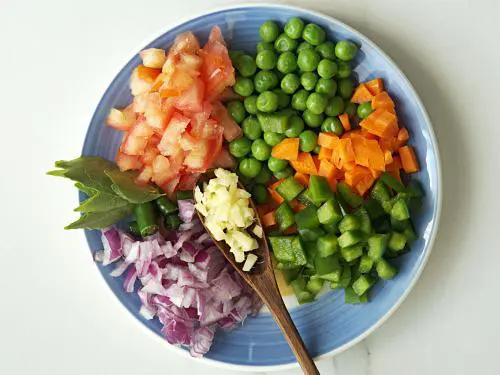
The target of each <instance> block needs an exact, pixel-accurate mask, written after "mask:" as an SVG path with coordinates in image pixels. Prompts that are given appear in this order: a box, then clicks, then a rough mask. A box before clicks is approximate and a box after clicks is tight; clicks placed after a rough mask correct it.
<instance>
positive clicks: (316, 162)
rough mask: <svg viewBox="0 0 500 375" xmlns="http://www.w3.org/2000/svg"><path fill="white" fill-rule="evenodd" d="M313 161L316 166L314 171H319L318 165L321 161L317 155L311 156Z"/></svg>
mask: <svg viewBox="0 0 500 375" xmlns="http://www.w3.org/2000/svg"><path fill="white" fill-rule="evenodd" d="M312 158H313V161H314V165H315V166H316V171H319V164H320V163H321V160H319V157H318V155H313V157H312Z"/></svg>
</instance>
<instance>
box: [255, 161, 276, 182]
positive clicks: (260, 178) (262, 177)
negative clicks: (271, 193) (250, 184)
mask: <svg viewBox="0 0 500 375" xmlns="http://www.w3.org/2000/svg"><path fill="white" fill-rule="evenodd" d="M272 177H273V174H272V173H271V171H270V170H269V167H268V166H267V165H265V164H263V165H262V169H261V170H260V172H259V174H258V175H257V176H256V177H255V178H254V181H255V183H257V184H264V185H267V183H269V181H270V180H271V178H272Z"/></svg>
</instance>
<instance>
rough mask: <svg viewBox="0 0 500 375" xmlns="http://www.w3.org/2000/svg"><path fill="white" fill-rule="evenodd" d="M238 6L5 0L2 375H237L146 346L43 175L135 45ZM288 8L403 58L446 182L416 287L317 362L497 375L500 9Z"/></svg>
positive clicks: (445, 0) (0, 17)
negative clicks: (368, 330) (322, 16)
mask: <svg viewBox="0 0 500 375" xmlns="http://www.w3.org/2000/svg"><path fill="white" fill-rule="evenodd" d="M234 3H235V2H233V1H229V0H227V1H221V0H212V1H206V0H185V1H173V0H149V1H147V2H144V1H137V0H135V1H129V0H86V1H70V0H67V1H63V0H59V1H58V0H44V1H40V0H38V1H37V0H31V1H17V2H14V1H7V0H0V46H1V47H2V51H3V54H2V58H1V59H0V72H1V77H2V78H1V83H0V103H2V117H3V118H2V120H1V125H0V129H1V130H2V133H1V135H0V155H1V158H0V160H1V161H2V166H3V168H2V170H3V177H1V183H0V196H1V197H3V198H4V199H3V202H2V208H3V209H2V214H1V215H0V221H1V225H0V228H1V229H0V231H1V234H2V236H1V238H2V245H0V248H1V254H2V257H1V264H2V266H1V269H2V272H1V274H0V285H1V286H2V292H3V293H2V299H1V302H0V304H1V309H0V373H1V374H6V375H17V374H23V375H24V374H26V375H27V374H39V375H45V374H47V375H49V374H50V375H58V374H72V375H78V374H82V375H88V374H99V375H100V374H103V375H104V374H106V375H107V374H122V375H126V374H130V375H132V374H141V375H148V374H151V375H153V374H154V375H159V374H183V375H190V374H201V373H203V374H205V375H211V374H220V375H226V374H227V375H229V374H234V371H228V370H219V369H216V368H212V367H207V366H206V365H204V364H202V363H200V362H197V361H193V360H189V359H186V358H182V357H179V356H178V355H176V354H174V353H172V352H170V351H168V350H165V346H164V345H163V344H162V343H160V342H159V341H158V340H155V339H153V338H152V335H149V334H144V331H143V329H142V328H141V327H140V326H139V324H136V323H135V320H134V318H133V317H132V316H131V315H130V314H127V313H124V310H123V308H122V306H121V305H120V304H119V303H118V302H117V300H116V299H115V298H114V297H113V296H112V294H111V292H110V291H109V290H108V288H107V287H106V286H105V284H104V282H103V280H102V279H101V278H100V277H99V276H98V274H97V271H96V269H95V267H94V265H93V264H92V262H90V261H89V254H88V251H87V248H86V243H85V241H84V237H83V234H82V233H81V232H79V231H67V232H65V231H63V230H62V227H63V226H64V224H66V223H67V222H69V221H70V219H71V218H72V217H73V216H74V215H73V213H72V212H71V210H70V209H69V208H70V207H73V206H74V202H75V191H74V190H72V189H71V188H69V187H68V188H67V189H62V188H61V185H60V183H61V182H60V181H58V180H54V179H50V178H47V177H45V176H44V172H45V171H46V170H48V169H49V168H50V167H51V165H52V162H53V161H54V160H56V159H59V158H64V157H66V158H71V157H72V156H73V155H76V153H78V151H79V150H80V148H81V143H82V139H83V137H84V134H85V132H86V129H87V125H88V122H89V119H90V116H91V114H92V112H93V110H94V108H95V106H96V104H97V102H98V100H99V98H100V96H101V95H102V93H103V92H104V89H105V88H106V86H107V84H108V82H109V81H110V78H111V77H113V76H114V75H115V74H116V73H117V71H118V69H119V68H120V67H121V66H122V65H123V63H124V62H125V61H126V60H127V59H128V58H129V57H130V56H131V54H132V53H133V51H134V50H135V49H136V48H139V47H140V46H141V45H142V44H144V43H145V42H146V41H148V40H149V38H150V37H152V36H154V35H156V34H157V33H158V32H159V30H162V29H164V28H165V27H166V26H167V25H168V24H170V23H172V22H177V21H178V19H179V18H181V17H183V18H185V17H188V16H190V15H192V14H193V12H196V13H198V12H202V11H204V10H208V9H210V8H213V7H215V6H220V5H223V4H234ZM290 3H292V4H295V5H301V6H307V7H310V8H312V9H314V10H318V11H323V12H325V13H327V14H329V15H332V16H335V17H337V18H339V19H340V20H342V21H344V22H346V23H348V24H349V25H351V26H353V27H355V28H357V29H358V30H360V31H361V32H363V33H364V34H366V35H368V36H369V38H371V39H372V40H374V41H375V42H376V43H377V44H378V45H379V46H380V47H382V49H384V50H385V51H386V52H388V54H389V55H391V56H392V57H393V59H394V60H395V61H396V63H397V64H398V65H399V66H400V67H401V69H402V70H403V71H404V72H405V73H406V74H407V76H408V77H409V79H410V80H411V81H412V82H413V84H414V86H415V88H416V90H417V92H418V93H419V95H420V97H421V98H422V100H423V102H424V104H425V105H426V107H427V110H428V112H429V115H430V117H431V119H432V121H433V123H434V127H435V130H436V133H437V137H438V140H439V145H440V148H441V155H442V163H443V172H444V182H445V184H444V191H445V194H444V205H443V215H442V220H441V227H440V231H439V234H438V239H437V242H436V245H435V249H434V252H433V254H432V256H431V258H430V261H429V263H428V266H427V268H426V270H425V271H424V273H423V275H422V277H421V279H420V281H419V282H418V284H417V285H416V287H415V289H414V290H413V292H412V293H411V294H410V296H409V297H408V299H407V300H406V301H405V302H404V303H403V305H402V306H401V308H400V309H399V310H398V311H397V312H396V313H395V314H394V315H393V316H392V318H391V319H389V321H388V322H387V323H386V324H385V325H384V326H383V327H381V328H380V329H379V330H377V331H376V332H375V333H373V334H372V335H371V336H370V337H369V338H368V339H366V340H365V341H364V342H362V343H360V344H359V345H357V346H355V347H353V348H352V349H350V350H348V351H347V352H344V353H342V354H340V355H338V356H336V357H335V358H332V359H329V360H325V361H322V362H321V363H319V367H320V370H321V371H322V374H336V375H399V374H405V375H422V374H439V375H447V374H455V375H457V374H472V373H480V374H482V375H489V374H491V375H493V374H499V373H500V369H499V368H498V365H497V361H498V358H497V356H498V353H499V349H500V344H499V343H498V342H499V341H498V339H497V335H498V334H500V319H499V316H500V299H499V298H498V285H499V280H500V279H499V266H498V265H499V264H500V245H499V243H500V241H499V239H498V237H497V236H496V235H497V234H499V232H500V220H499V214H500V199H498V190H497V184H500V177H499V176H500V167H499V161H500V147H499V139H500V124H499V120H498V117H497V115H500V112H499V109H498V106H499V103H500V95H499V92H500V90H499V82H500V73H499V72H500V69H499V67H500V52H499V51H500V49H499V47H500V44H499V43H500V42H499V39H500V22H499V21H500V2H499V1H497V0H475V1H471V0H419V1H401V0H380V1H371V0H356V1H353V0H310V1H305V0H302V1H299V0H294V1H290ZM298 373H299V370H290V371H286V372H282V373H279V374H283V375H285V374H286V375H292V374H298Z"/></svg>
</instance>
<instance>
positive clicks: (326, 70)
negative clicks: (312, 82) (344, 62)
mask: <svg viewBox="0 0 500 375" xmlns="http://www.w3.org/2000/svg"><path fill="white" fill-rule="evenodd" d="M337 71H338V67H337V64H336V63H335V62H333V61H331V60H327V59H323V60H321V61H320V62H319V64H318V74H319V76H320V77H321V78H332V77H333V76H334V75H335V74H337Z"/></svg>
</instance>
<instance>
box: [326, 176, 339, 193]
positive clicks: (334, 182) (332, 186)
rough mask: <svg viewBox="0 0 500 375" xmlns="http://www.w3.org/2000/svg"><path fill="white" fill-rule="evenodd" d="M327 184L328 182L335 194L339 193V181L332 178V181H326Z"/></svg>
mask: <svg viewBox="0 0 500 375" xmlns="http://www.w3.org/2000/svg"><path fill="white" fill-rule="evenodd" d="M326 182H328V185H329V186H330V189H332V190H333V191H334V192H337V179H336V178H330V179H328V180H326Z"/></svg>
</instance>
